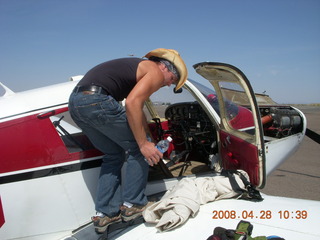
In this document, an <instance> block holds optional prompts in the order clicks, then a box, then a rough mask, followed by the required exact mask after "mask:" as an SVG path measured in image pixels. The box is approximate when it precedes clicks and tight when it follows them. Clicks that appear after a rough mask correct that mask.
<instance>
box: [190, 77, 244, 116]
mask: <svg viewBox="0 0 320 240" xmlns="http://www.w3.org/2000/svg"><path fill="white" fill-rule="evenodd" d="M188 80H189V82H191V83H192V84H193V85H194V86H196V87H197V89H198V90H199V91H200V92H201V93H202V94H203V96H204V97H205V98H206V99H207V101H208V102H209V103H210V105H211V106H212V107H213V109H214V110H215V111H216V112H217V113H218V115H219V116H220V109H219V101H218V99H217V95H216V92H215V91H214V90H213V89H210V88H208V87H206V86H204V85H202V84H200V83H198V82H196V81H194V80H191V79H188ZM224 102H225V105H226V109H227V114H228V116H227V118H228V120H231V119H233V118H234V117H235V116H237V114H238V111H239V110H238V106H237V105H236V104H234V103H233V102H231V101H229V100H227V99H224Z"/></svg>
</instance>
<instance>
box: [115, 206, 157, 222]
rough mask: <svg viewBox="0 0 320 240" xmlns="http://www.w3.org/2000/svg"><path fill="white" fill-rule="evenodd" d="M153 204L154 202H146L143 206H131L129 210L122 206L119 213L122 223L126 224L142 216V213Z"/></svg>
mask: <svg viewBox="0 0 320 240" xmlns="http://www.w3.org/2000/svg"><path fill="white" fill-rule="evenodd" d="M153 203H154V202H148V203H147V204H146V205H144V206H139V205H133V206H132V207H131V208H129V207H126V206H124V205H122V206H121V207H120V211H121V216H122V219H123V221H125V222H128V221H130V220H132V219H135V218H137V217H140V216H142V213H143V211H144V210H145V209H146V208H147V207H149V206H150V205H151V204H153Z"/></svg>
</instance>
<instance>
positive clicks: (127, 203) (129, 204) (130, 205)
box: [123, 202, 133, 208]
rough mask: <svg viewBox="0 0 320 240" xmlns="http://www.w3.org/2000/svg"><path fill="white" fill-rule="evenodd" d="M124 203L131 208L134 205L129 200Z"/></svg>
mask: <svg viewBox="0 0 320 240" xmlns="http://www.w3.org/2000/svg"><path fill="white" fill-rule="evenodd" d="M123 205H124V206H126V207H127V208H131V207H132V206H133V204H132V203H129V202H124V203H123Z"/></svg>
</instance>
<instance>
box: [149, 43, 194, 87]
mask: <svg viewBox="0 0 320 240" xmlns="http://www.w3.org/2000/svg"><path fill="white" fill-rule="evenodd" d="M152 56H154V57H159V58H163V59H166V60H168V61H170V62H171V63H172V64H173V65H174V66H175V67H176V68H177V70H178V71H179V74H180V79H179V81H178V83H177V85H176V90H178V89H180V88H181V87H182V86H183V84H184V83H185V82H186V81H187V77H188V70H187V67H186V64H185V63H184V61H183V60H182V58H181V57H180V54H179V53H178V52H177V51H176V50H173V49H166V48H157V49H155V50H152V51H151V52H149V53H147V54H146V55H145V57H146V58H150V57H152Z"/></svg>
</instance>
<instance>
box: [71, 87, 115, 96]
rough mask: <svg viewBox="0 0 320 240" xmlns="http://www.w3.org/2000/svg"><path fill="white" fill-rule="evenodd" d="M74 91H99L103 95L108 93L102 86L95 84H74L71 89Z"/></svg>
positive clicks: (84, 92)
mask: <svg viewBox="0 0 320 240" xmlns="http://www.w3.org/2000/svg"><path fill="white" fill-rule="evenodd" d="M73 92H74V93H78V92H82V93H83V94H94V93H101V94H104V95H109V93H108V92H107V91H106V90H104V89H103V88H102V87H99V86H96V85H89V86H76V87H75V88H74V90H73Z"/></svg>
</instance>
